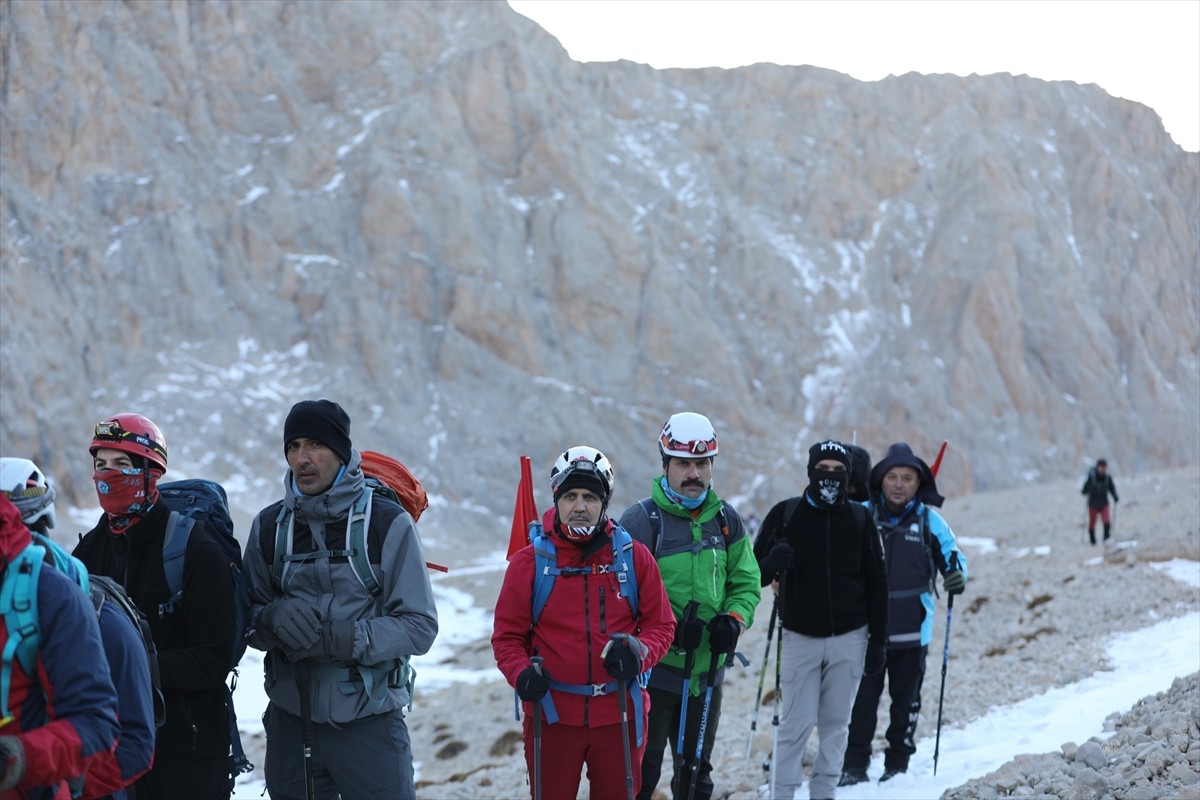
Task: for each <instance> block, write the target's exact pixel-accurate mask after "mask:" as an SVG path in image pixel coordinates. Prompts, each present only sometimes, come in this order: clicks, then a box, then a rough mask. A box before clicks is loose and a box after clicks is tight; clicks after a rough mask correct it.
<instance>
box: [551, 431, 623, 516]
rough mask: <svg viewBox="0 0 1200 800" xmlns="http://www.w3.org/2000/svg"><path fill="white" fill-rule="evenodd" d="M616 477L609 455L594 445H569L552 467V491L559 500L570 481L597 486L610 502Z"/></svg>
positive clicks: (605, 500)
mask: <svg viewBox="0 0 1200 800" xmlns="http://www.w3.org/2000/svg"><path fill="white" fill-rule="evenodd" d="M568 479H569V480H568ZM615 479H616V476H615V474H614V473H613V468H612V464H611V463H610V462H609V460H608V456H606V455H604V453H601V452H600V451H599V450H597V449H596V448H594V447H588V446H586V445H575V446H574V447H568V448H567V449H566V450H564V451H563V452H562V453H561V454H560V455H559V457H558V458H556V459H555V460H554V466H552V467H551V468H550V491H551V492H553V493H554V500H555V502H557V501H558V496H559V495H560V494H562V492H563V491H566V487H567V484H568V482H569V483H571V484H574V485H580V486H586V485H592V486H597V487H599V488H600V492H599V494H600V496H601V497H602V498H603V499H604V502H605V503H608V501H609V500H610V499H611V498H612V493H613V486H614V485H615Z"/></svg>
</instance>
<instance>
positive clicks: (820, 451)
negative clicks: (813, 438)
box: [808, 439, 850, 472]
mask: <svg viewBox="0 0 1200 800" xmlns="http://www.w3.org/2000/svg"><path fill="white" fill-rule="evenodd" d="M826 460H833V461H840V462H842V466H843V467H845V468H846V471H847V472H849V471H850V451H848V450H847V449H846V446H845V445H844V444H842V443H841V442H835V441H834V440H833V439H826V440H825V441H823V442H817V443H816V444H814V445H813V446H812V447H810V448H808V468H809V469H810V470H811V469H812V468H813V467H815V466H816V465H817V462H818V461H826Z"/></svg>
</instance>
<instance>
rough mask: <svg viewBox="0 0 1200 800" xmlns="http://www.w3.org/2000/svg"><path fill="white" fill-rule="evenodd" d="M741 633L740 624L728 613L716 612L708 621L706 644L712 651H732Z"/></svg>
mask: <svg viewBox="0 0 1200 800" xmlns="http://www.w3.org/2000/svg"><path fill="white" fill-rule="evenodd" d="M741 635H742V626H741V625H740V624H739V623H738V621H737V620H736V619H735V618H734V617H732V616H730V615H729V614H718V615H717V616H715V617H713V618H712V619H710V620H709V621H708V646H709V647H711V648H712V651H713V652H714V653H732V652H733V651H734V648H736V647H737V640H738V637H739V636H741Z"/></svg>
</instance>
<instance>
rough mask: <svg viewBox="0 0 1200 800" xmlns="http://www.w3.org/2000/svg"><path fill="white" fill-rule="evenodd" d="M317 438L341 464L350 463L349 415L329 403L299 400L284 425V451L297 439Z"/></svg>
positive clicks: (339, 407)
mask: <svg viewBox="0 0 1200 800" xmlns="http://www.w3.org/2000/svg"><path fill="white" fill-rule="evenodd" d="M301 437H303V438H305V439H316V440H317V441H318V442H320V443H321V444H323V445H325V446H326V447H328V448H329V449H330V450H332V451H333V452H334V453H336V454H337V457H338V458H339V459H341V461H342V463H343V464H349V463H350V448H351V447H352V445H351V444H350V415H349V414H347V413H346V412H345V411H344V410H343V409H342V407H341V406H339V405H338V404H337V403H335V402H333V401H332V400H323V399H322V400H301V401H300V402H299V403H296V405H294V406H292V410H291V411H289V412H288V415H287V421H286V422H284V423H283V449H284V452H285V453H286V452H287V446H288V442H290V441H292V440H293V439H299V438H301Z"/></svg>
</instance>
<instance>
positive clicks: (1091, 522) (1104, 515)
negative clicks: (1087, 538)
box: [1088, 506, 1112, 531]
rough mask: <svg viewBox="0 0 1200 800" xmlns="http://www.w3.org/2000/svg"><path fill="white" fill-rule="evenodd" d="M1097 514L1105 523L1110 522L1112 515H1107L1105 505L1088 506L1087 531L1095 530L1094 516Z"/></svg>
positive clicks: (1108, 523) (1109, 523)
mask: <svg viewBox="0 0 1200 800" xmlns="http://www.w3.org/2000/svg"><path fill="white" fill-rule="evenodd" d="M1097 516H1098V517H1100V519H1101V520H1103V521H1104V524H1105V525H1111V524H1112V517H1111V516H1110V515H1109V512H1108V506H1105V507H1104V508H1092V507H1091V506H1088V530H1089V531H1094V530H1096V517H1097Z"/></svg>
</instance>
